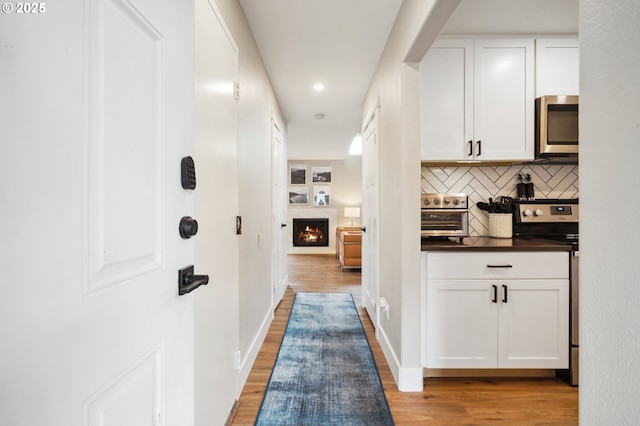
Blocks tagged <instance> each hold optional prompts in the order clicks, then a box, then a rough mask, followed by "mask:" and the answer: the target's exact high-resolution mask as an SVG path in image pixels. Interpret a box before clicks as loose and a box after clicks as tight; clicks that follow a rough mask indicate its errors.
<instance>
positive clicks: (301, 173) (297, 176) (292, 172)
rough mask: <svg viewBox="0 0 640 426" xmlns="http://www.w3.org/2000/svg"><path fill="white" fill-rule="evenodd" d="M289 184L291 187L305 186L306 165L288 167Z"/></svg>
mask: <svg viewBox="0 0 640 426" xmlns="http://www.w3.org/2000/svg"><path fill="white" fill-rule="evenodd" d="M289 182H291V185H306V184H307V165H306V164H292V165H291V166H289Z"/></svg>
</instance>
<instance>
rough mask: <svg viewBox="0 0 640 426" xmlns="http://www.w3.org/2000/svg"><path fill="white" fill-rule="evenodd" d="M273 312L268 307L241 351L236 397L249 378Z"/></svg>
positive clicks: (237, 397)
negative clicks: (250, 338) (247, 345)
mask: <svg viewBox="0 0 640 426" xmlns="http://www.w3.org/2000/svg"><path fill="white" fill-rule="evenodd" d="M273 318H274V314H273V310H272V309H269V311H268V312H267V315H265V317H264V319H263V320H262V324H260V328H259V329H258V332H257V333H256V335H255V337H254V338H253V341H252V342H251V345H249V348H248V349H247V350H246V351H245V352H244V353H241V356H240V369H239V370H240V372H239V375H238V394H237V395H236V399H240V394H241V393H242V389H243V388H244V385H245V384H246V383H247V379H248V378H249V373H251V368H252V367H253V364H254V363H255V362H256V358H257V357H258V353H259V352H260V348H261V347H262V344H263V343H264V339H265V338H266V337H267V332H268V331H269V326H271V322H272V321H273Z"/></svg>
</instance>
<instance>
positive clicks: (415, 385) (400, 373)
mask: <svg viewBox="0 0 640 426" xmlns="http://www.w3.org/2000/svg"><path fill="white" fill-rule="evenodd" d="M378 342H379V343H380V347H381V348H382V352H383V353H384V356H385V358H386V360H387V364H388V365H389V369H390V370H391V374H392V375H393V379H394V380H395V382H396V385H397V386H398V390H399V391H400V392H422V390H423V370H422V367H415V368H407V367H402V365H401V364H400V360H399V359H398V357H397V356H396V353H395V351H394V350H393V347H392V346H391V344H390V342H389V339H387V335H386V333H385V332H384V329H383V328H382V327H379V329H378Z"/></svg>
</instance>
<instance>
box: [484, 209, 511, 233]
mask: <svg viewBox="0 0 640 426" xmlns="http://www.w3.org/2000/svg"><path fill="white" fill-rule="evenodd" d="M512 216H513V215H512V214H511V213H489V236H490V237H491V238H511V237H512V236H513V222H512V221H513V218H512Z"/></svg>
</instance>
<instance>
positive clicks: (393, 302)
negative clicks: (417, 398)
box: [363, 0, 459, 391]
mask: <svg viewBox="0 0 640 426" xmlns="http://www.w3.org/2000/svg"><path fill="white" fill-rule="evenodd" d="M458 3H459V1H452V0H439V1H436V0H429V1H427V0H405V1H404V2H403V3H402V6H401V7H400V11H399V13H398V17H397V19H396V22H395V24H394V26H393V29H392V30H391V34H390V36H389V39H388V41H387V44H386V46H385V49H384V51H383V53H382V57H381V58H380V62H379V64H378V67H377V69H376V72H375V75H374V78H373V80H372V82H371V86H370V87H369V91H368V92H367V95H366V98H365V102H364V107H363V123H364V122H365V120H366V119H367V114H369V113H370V112H371V111H373V110H374V108H375V107H376V105H377V104H378V102H379V105H380V138H379V140H380V145H379V147H380V155H379V157H380V164H379V170H380V179H379V181H380V189H379V202H380V212H379V230H380V239H379V247H378V249H379V253H380V256H379V258H380V259H381V262H380V273H379V276H380V297H385V298H386V299H387V301H388V302H389V312H390V315H389V319H388V320H387V319H386V317H385V316H383V317H382V319H381V320H380V324H379V329H380V335H383V336H384V340H381V345H382V347H383V350H384V352H385V356H386V358H387V361H388V362H389V365H390V367H391V370H392V373H393V375H394V378H395V380H396V383H397V384H398V388H399V389H400V390H402V391H420V390H422V367H421V362H420V341H421V334H422V330H421V327H420V325H419V324H420V318H421V309H420V308H421V304H420V301H421V298H422V297H423V295H422V294H421V288H420V233H419V232H418V231H417V230H419V229H420V208H419V206H420V160H419V158H420V137H419V135H420V132H419V122H418V120H417V116H418V111H419V102H418V98H417V95H416V93H418V82H419V79H418V71H417V68H416V67H414V66H412V64H407V63H405V61H407V58H408V55H409V54H410V53H411V55H409V56H415V57H417V58H421V57H422V56H423V55H424V52H426V51H427V50H428V49H429V47H430V46H431V44H432V43H433V41H434V40H435V38H436V36H437V35H438V33H439V32H440V30H441V29H442V28H443V27H444V25H445V24H446V22H447V20H448V18H449V16H451V14H452V13H453V11H454V10H455V8H456V7H457V5H458ZM421 51H422V54H420V52H421ZM416 62H417V61H416ZM363 161H366V159H363Z"/></svg>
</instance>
